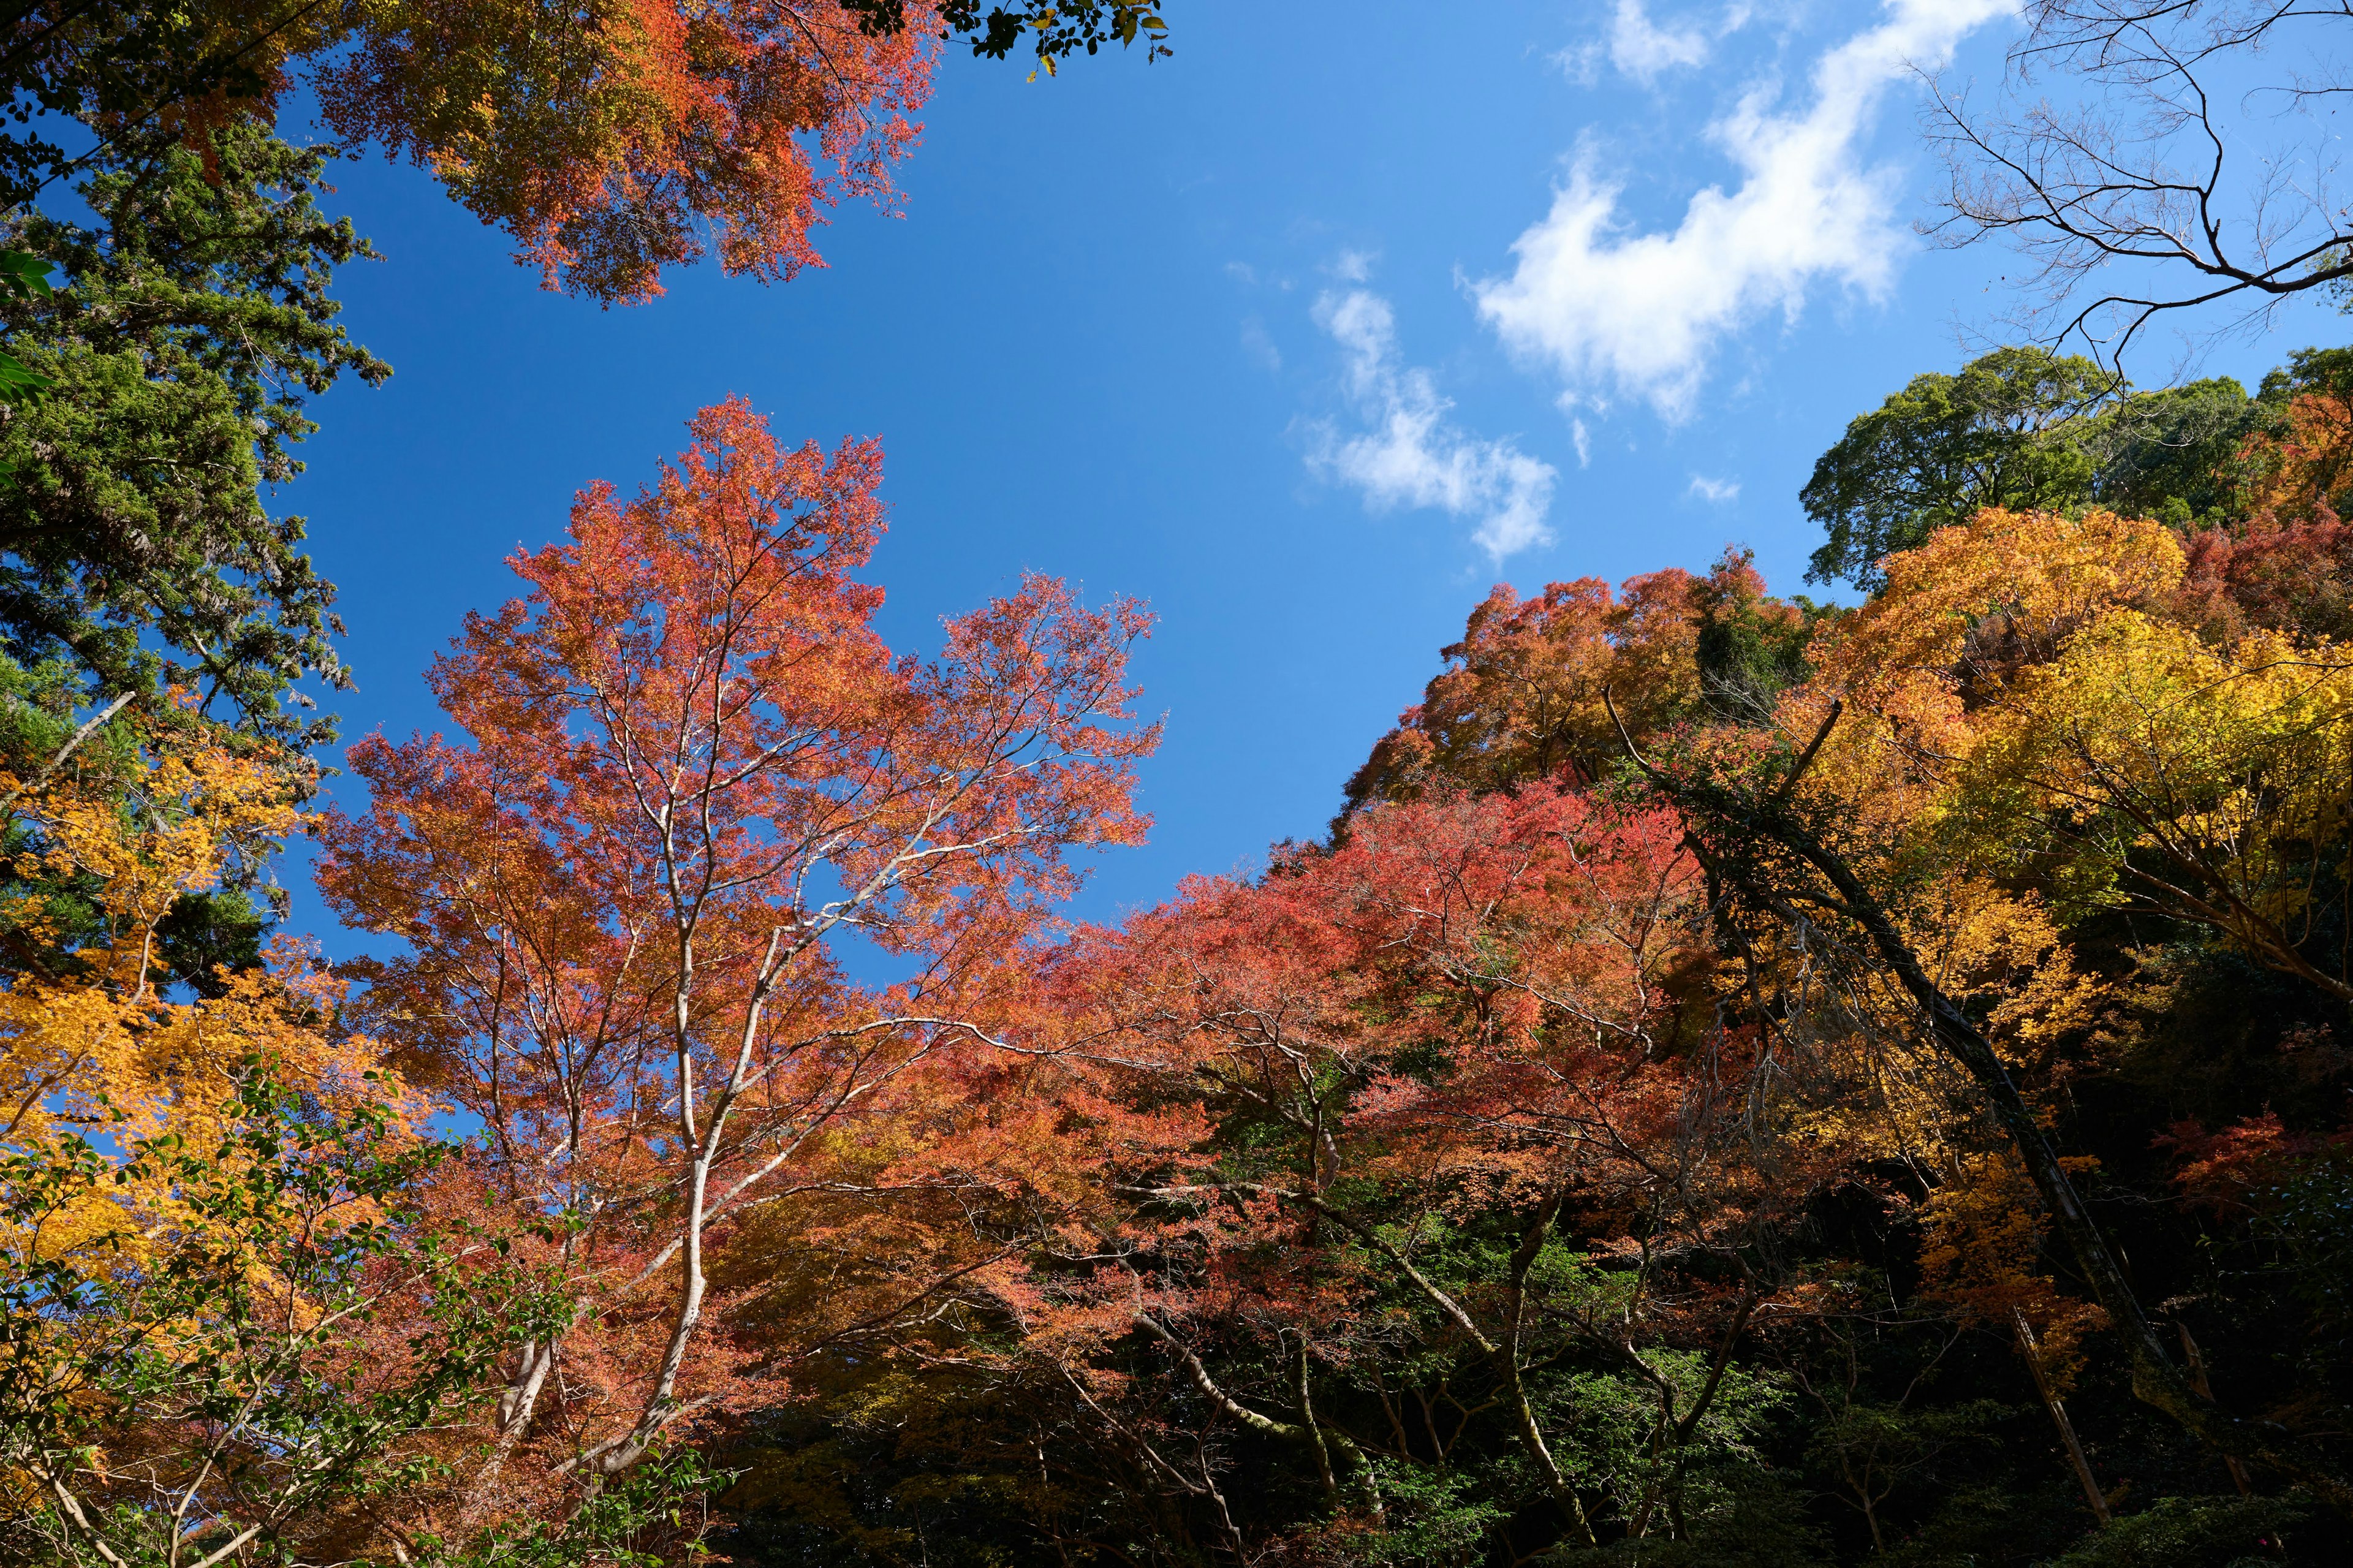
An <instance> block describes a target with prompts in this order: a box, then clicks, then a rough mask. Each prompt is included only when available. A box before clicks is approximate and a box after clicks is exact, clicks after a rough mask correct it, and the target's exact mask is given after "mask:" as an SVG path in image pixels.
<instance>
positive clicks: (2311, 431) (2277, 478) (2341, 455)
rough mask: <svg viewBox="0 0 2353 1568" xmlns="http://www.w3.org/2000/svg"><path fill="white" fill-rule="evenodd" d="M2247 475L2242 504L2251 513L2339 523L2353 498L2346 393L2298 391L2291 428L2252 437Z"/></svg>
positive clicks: (2352, 403) (2245, 452)
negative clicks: (2347, 503) (2338, 520)
mask: <svg viewBox="0 0 2353 1568" xmlns="http://www.w3.org/2000/svg"><path fill="white" fill-rule="evenodd" d="M2239 464H2240V467H2241V468H2242V470H2243V471H2245V472H2246V473H2247V475H2248V479H2247V480H2246V482H2245V483H2244V485H2243V486H2242V493H2241V496H2240V504H2241V506H2242V508H2243V509H2244V510H2245V511H2246V512H2247V513H2248V514H2249V515H2260V514H2264V513H2269V514H2271V515H2272V516H2274V517H2277V518H2280V519H2284V520H2287V521H2298V522H2303V521H2334V520H2335V519H2336V517H2337V514H2339V513H2341V512H2342V511H2344V510H2346V502H2347V501H2348V500H2353V491H2348V486H2353V400H2348V398H2347V397H2346V396H2345V395H2344V394H2343V393H2342V392H2337V391H2314V392H2305V393H2299V394H2297V395H2295V397H2292V398H2290V399H2289V400H2288V405H2287V419H2286V427H2285V428H2284V429H2283V430H2280V431H2279V432H2277V433H2276V434H2265V435H2259V436H2255V437H2250V438H2249V439H2248V441H2247V443H2246V445H2245V446H2244V447H2242V448H2241V449H2240V452H2239Z"/></svg>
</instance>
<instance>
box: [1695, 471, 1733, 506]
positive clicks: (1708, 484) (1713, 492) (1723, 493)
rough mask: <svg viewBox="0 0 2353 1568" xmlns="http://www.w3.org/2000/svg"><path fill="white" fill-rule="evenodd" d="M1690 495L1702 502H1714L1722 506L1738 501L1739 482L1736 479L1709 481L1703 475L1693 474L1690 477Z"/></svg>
mask: <svg viewBox="0 0 2353 1568" xmlns="http://www.w3.org/2000/svg"><path fill="white" fill-rule="evenodd" d="M1691 493H1692V494H1693V495H1695V496H1697V497H1699V499H1700V500H1704V501H1714V502H1715V504H1716V505H1718V506H1722V505H1723V504H1724V503H1725V502H1726V501H1730V500H1739V499H1740V481H1739V480H1738V479H1709V478H1708V477H1707V476H1706V475H1704V474H1694V475H1693V476H1692V482H1691Z"/></svg>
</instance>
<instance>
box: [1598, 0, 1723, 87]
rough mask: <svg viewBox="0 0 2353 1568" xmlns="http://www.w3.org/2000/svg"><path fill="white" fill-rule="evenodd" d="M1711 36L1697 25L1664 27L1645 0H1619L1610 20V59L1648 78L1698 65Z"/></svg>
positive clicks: (1640, 78) (1639, 78)
mask: <svg viewBox="0 0 2353 1568" xmlns="http://www.w3.org/2000/svg"><path fill="white" fill-rule="evenodd" d="M1707 51H1708V37H1707V35H1706V34H1705V33H1703V32H1701V31H1700V30H1699V29H1698V28H1697V27H1695V26H1691V25H1690V24H1689V23H1685V24H1684V25H1683V26H1668V27H1662V26H1658V25H1657V24H1656V23H1654V22H1652V21H1651V14H1650V12H1649V10H1648V9H1646V8H1645V6H1644V5H1643V0H1618V11H1617V14H1616V15H1615V16H1612V17H1611V18H1610V22H1609V63H1610V64H1611V65H1613V66H1616V67H1617V68H1619V69H1620V70H1621V71H1623V72H1625V73H1626V74H1627V75H1628V76H1630V77H1632V78H1633V79H1635V80H1637V81H1643V82H1647V81H1650V80H1651V79H1654V78H1655V77H1657V76H1658V75H1659V73H1660V72H1662V71H1666V70H1672V68H1675V67H1677V66H1695V65H1700V64H1702V63H1704V61H1705V60H1706V59H1707Z"/></svg>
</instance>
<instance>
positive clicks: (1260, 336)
mask: <svg viewBox="0 0 2353 1568" xmlns="http://www.w3.org/2000/svg"><path fill="white" fill-rule="evenodd" d="M1242 352H1243V353H1246V354H1248V355H1250V358H1252V359H1254V360H1256V361H1257V362H1258V363H1259V368H1260V369H1261V370H1267V371H1277V370H1281V369H1282V350H1281V349H1279V348H1276V347H1275V346H1274V340H1273V339H1272V338H1271V337H1269V336H1267V331H1266V323H1265V322H1264V321H1260V320H1259V319H1258V318H1257V317H1256V316H1249V317H1245V318H1244V319H1243V321H1242Z"/></svg>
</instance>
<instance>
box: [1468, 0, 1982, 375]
mask: <svg viewBox="0 0 2353 1568" xmlns="http://www.w3.org/2000/svg"><path fill="white" fill-rule="evenodd" d="M2012 9H2013V0H1891V3H1890V4H1889V5H1888V6H1887V7H1886V13H1885V17H1884V19H1883V21H1881V22H1880V23H1879V25H1878V26H1873V27H1872V28H1870V29H1868V30H1866V31H1864V32H1862V33H1860V34H1858V35H1856V36H1855V37H1852V38H1849V39H1848V40H1847V41H1846V42H1844V43H1842V44H1841V45H1839V46H1838V47H1835V48H1832V49H1831V50H1830V51H1829V52H1828V53H1826V54H1824V55H1823V56H1822V57H1821V58H1820V59H1819V60H1817V61H1816V62H1815V64H1814V68H1813V70H1812V72H1811V76H1810V89H1811V100H1810V102H1808V103H1805V104H1803V105H1801V106H1795V107H1791V108H1788V109H1783V108H1781V107H1780V106H1779V105H1778V97H1779V92H1778V84H1777V83H1775V82H1772V81H1765V82H1760V83H1758V84H1757V85H1756V86H1754V87H1752V88H1751V89H1749V90H1748V91H1747V92H1746V94H1745V95H1744V96H1743V97H1742V98H1741V100H1740V101H1739V102H1738V104H1737V105H1736V107H1735V108H1734V109H1733V110H1731V112H1729V113H1728V114H1725V116H1723V117H1722V118H1721V119H1719V120H1717V121H1715V122H1714V123H1712V124H1711V125H1710V126H1709V127H1708V129H1707V134H1708V137H1709V139H1710V140H1711V141H1713V142H1715V144H1716V145H1717V146H1719V147H1720V148H1722V149H1723V150H1724V152H1725V154H1726V155H1727V156H1729V157H1730V158H1731V159H1732V161H1733V162H1734V163H1735V164H1736V165H1737V166H1738V168H1739V169H1740V171H1741V180H1740V183H1739V184H1738V186H1737V188H1736V189H1734V190H1732V191H1730V192H1726V191H1725V189H1724V188H1723V187H1721V186H1714V185H1712V186H1710V187H1708V188H1707V189H1705V190H1704V191H1701V192H1700V193H1699V194H1698V195H1694V196H1693V197H1692V198H1691V201H1690V204H1689V205H1688V206H1687V207H1686V208H1685V210H1684V213H1683V221H1682V223H1681V224H1680V225H1678V226H1676V227H1675V228H1674V229H1673V230H1672V231H1668V232H1658V233H1649V234H1644V233H1638V232H1631V231H1630V230H1629V228H1628V226H1627V225H1626V224H1625V222H1624V220H1623V219H1622V217H1621V216H1620V213H1619V210H1618V198H1619V196H1620V193H1621V191H1622V190H1623V188H1624V187H1623V184H1622V182H1620V181H1617V180H1615V179H1613V178H1611V177H1609V175H1607V174H1604V173H1603V171H1602V169H1601V166H1600V160H1599V155H1598V153H1596V152H1595V150H1594V149H1593V148H1592V147H1591V146H1590V145H1588V146H1585V147H1581V148H1580V149H1579V151H1578V153H1577V157H1576V159H1575V161H1574V163H1572V164H1571V167H1570V170H1569V174H1568V180H1567V184H1564V185H1562V186H1561V187H1560V189H1559V190H1558V191H1556V193H1555V194H1554V197H1553V205H1552V210H1551V211H1550V212H1549V213H1548V214H1546V216H1545V217H1544V218H1543V219H1542V220H1541V221H1539V222H1537V223H1536V224H1535V225H1534V226H1531V227H1530V228H1529V229H1528V230H1527V231H1526V232H1525V233H1524V234H1522V235H1521V236H1520V237H1519V239H1518V240H1517V241H1516V242H1514V245H1513V247H1512V249H1513V253H1514V256H1515V257H1516V258H1517V264H1516V266H1515V268H1514V271H1513V273H1512V275H1511V276H1510V277H1508V278H1496V279H1485V280H1483V281H1482V282H1479V283H1477V284H1475V285H1473V292H1474V294H1475V297H1476V298H1477V300H1478V305H1479V312H1480V314H1481V316H1482V318H1484V319H1485V320H1486V321H1487V322H1488V323H1489V324H1490V325H1491V326H1493V328H1494V330H1495V331H1496V332H1497V333H1498V335H1500V336H1501V337H1502V339H1503V340H1504V342H1505V343H1506V344H1507V345H1508V346H1510V347H1511V348H1513V349H1514V350H1515V351H1517V352H1519V353H1524V354H1526V355H1528V356H1530V357H1531V358H1534V359H1536V360H1538V361H1540V362H1543V363H1548V364H1549V365H1551V366H1552V367H1553V369H1554V370H1555V371H1556V373H1557V374H1559V375H1560V376H1561V377H1562V378H1563V380H1564V381H1566V382H1567V384H1569V385H1570V386H1571V387H1572V388H1576V387H1588V388H1592V387H1599V388H1605V389H1615V390H1619V391H1623V392H1627V393H1630V394H1633V395H1638V396H1641V397H1645V398H1648V399H1649V400H1650V401H1651V404H1652V405H1654V406H1655V407H1656V408H1657V409H1658V410H1659V411H1660V412H1661V413H1662V415H1664V416H1666V417H1668V418H1670V419H1678V418H1682V417H1683V416H1687V415H1689V414H1690V413H1691V412H1692V408H1693V405H1694V399H1695V397H1696V395H1697V393H1698V390H1699V386H1700V384H1701V381H1702V380H1703V378H1704V375H1705V373H1706V369H1707V363H1708V361H1709V358H1710V356H1711V355H1712V354H1713V353H1714V352H1715V347H1716V345H1717V343H1718V342H1719V341H1720V340H1721V339H1722V338H1723V337H1724V336H1725V334H1727V333H1729V332H1731V331H1734V330H1736V328H1738V327H1740V326H1742V325H1744V324H1746V322H1747V321H1750V320H1752V319H1754V318H1755V317H1757V316H1759V315H1763V314H1766V313H1768V312H1770V311H1772V310H1780V311H1781V312H1782V313H1783V314H1784V315H1785V316H1786V317H1788V318H1789V319H1793V320H1794V319H1795V318H1796V316H1797V315H1798V313H1799V310H1800V309H1801V308H1802V307H1803V306H1804V303H1805V300H1806V295H1807V292H1808V290H1809V289H1810V288H1812V287H1813V286H1815V285H1816V284H1818V283H1820V282H1823V281H1834V282H1836V283H1839V284H1841V285H1843V286H1844V287H1846V288H1849V289H1855V290H1857V291H1859V292H1861V293H1862V294H1864V295H1866V296H1870V297H1873V298H1878V297H1882V296H1883V295H1884V293H1885V292H1886V289H1887V288H1888V286H1889V284H1890V283H1891V282H1892V281H1893V279H1894V269H1895V265H1896V262H1897V260H1898V258H1900V257H1901V256H1902V254H1903V252H1904V250H1905V247H1906V245H1907V243H1908V241H1907V238H1906V237H1905V233H1904V232H1903V230H1902V229H1901V227H1900V226H1898V225H1897V224H1896V222H1895V221H1894V203H1895V191H1894V181H1893V179H1892V177H1891V174H1890V172H1889V171H1887V170H1885V169H1873V168H1868V167H1866V166H1864V163H1863V162H1862V153H1863V142H1864V141H1865V139H1866V137H1867V136H1868V134H1869V132H1870V131H1871V128H1872V126H1873V122H1874V121H1875V120H1876V117H1877V113H1878V110H1879V108H1880V105H1881V102H1882V100H1883V99H1884V98H1885V96H1886V94H1887V91H1888V89H1889V88H1890V87H1891V86H1893V85H1894V83H1896V82H1897V81H1899V80H1901V79H1904V77H1905V74H1906V73H1907V71H1908V69H1909V68H1911V67H1912V66H1914V65H1918V66H1922V67H1926V68H1935V67H1936V66H1939V65H1941V64H1943V63H1944V61H1945V60H1946V59H1947V58H1949V57H1950V55H1951V53H1952V51H1953V48H1954V47H1955V46H1956V45H1957V44H1958V43H1959V42H1960V40H1961V39H1962V38H1963V37H1967V36H1968V34H1969V33H1970V32H1972V31H1974V30H1975V29H1976V28H1978V27H1979V26H1984V25H1985V24H1986V23H1988V22H1989V21H1992V20H1993V19H1995V18H1996V17H1999V16H2007V15H2010V13H2011V11H2012ZM1630 14H1631V15H1632V16H1633V17H1634V18H1635V19H1636V20H1637V21H1639V22H1640V24H1641V27H1642V28H1645V29H1649V30H1648V31H1647V32H1638V33H1635V34H1633V35H1631V36H1633V37H1636V38H1638V39H1639V40H1641V43H1642V47H1645V48H1648V49H1650V50H1651V53H1650V54H1648V55H1641V54H1640V53H1639V51H1638V54H1637V57H1636V58H1643V59H1651V60H1654V61H1658V62H1662V63H1661V64H1660V66H1659V68H1664V65H1666V64H1672V63H1674V59H1675V58H1676V51H1678V50H1683V49H1684V47H1685V44H1686V43H1687V42H1688V41H1689V39H1690V38H1691V37H1695V36H1696V35H1685V34H1681V33H1672V32H1670V33H1661V32H1659V31H1658V29H1656V28H1655V27H1652V26H1651V24H1650V22H1649V21H1648V18H1647V16H1646V15H1645V14H1643V13H1642V12H1641V10H1640V8H1639V6H1637V7H1635V8H1634V10H1633V11H1632V12H1631V13H1629V11H1628V9H1627V7H1626V6H1625V5H1622V4H1621V5H1620V11H1619V20H1620V24H1624V23H1625V22H1626V19H1627V18H1628V16H1629V15H1630ZM1614 37H1615V32H1614V31H1613V40H1614ZM1660 39H1664V40H1667V42H1664V43H1661V42H1658V40H1660ZM1679 39H1680V40H1683V41H1682V42H1678V41H1676V40H1679ZM1701 41H1702V43H1703V44H1704V40H1701ZM1614 48H1615V45H1614V41H1613V52H1614Z"/></svg>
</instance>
